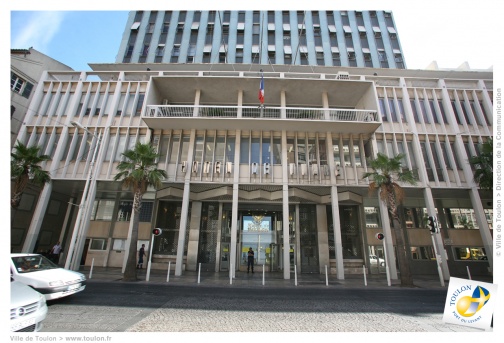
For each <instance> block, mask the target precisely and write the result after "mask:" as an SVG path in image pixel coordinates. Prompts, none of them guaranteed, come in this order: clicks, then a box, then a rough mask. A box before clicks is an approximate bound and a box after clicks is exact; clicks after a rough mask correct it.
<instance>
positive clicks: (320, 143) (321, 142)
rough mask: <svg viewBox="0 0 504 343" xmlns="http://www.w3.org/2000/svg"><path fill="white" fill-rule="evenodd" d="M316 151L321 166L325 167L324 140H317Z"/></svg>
mask: <svg viewBox="0 0 504 343" xmlns="http://www.w3.org/2000/svg"><path fill="white" fill-rule="evenodd" d="M318 150H319V158H320V164H321V165H327V152H326V150H327V149H326V140H325V138H319V140H318Z"/></svg>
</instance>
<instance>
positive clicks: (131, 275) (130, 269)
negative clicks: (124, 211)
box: [123, 190, 142, 281]
mask: <svg viewBox="0 0 504 343" xmlns="http://www.w3.org/2000/svg"><path fill="white" fill-rule="evenodd" d="M141 204H142V193H141V192H140V191H138V190H137V191H135V196H134V199H133V211H132V214H133V216H132V217H133V218H132V219H130V220H133V227H132V229H131V239H130V246H129V253H128V259H127V260H126V268H125V269H124V275H123V281H137V280H138V278H137V268H136V266H137V241H138V226H139V223H140V205H141Z"/></svg>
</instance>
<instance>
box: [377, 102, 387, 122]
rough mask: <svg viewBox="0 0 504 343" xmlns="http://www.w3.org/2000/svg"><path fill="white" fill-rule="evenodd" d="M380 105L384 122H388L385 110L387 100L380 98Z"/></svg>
mask: <svg viewBox="0 0 504 343" xmlns="http://www.w3.org/2000/svg"><path fill="white" fill-rule="evenodd" d="M378 104H379V105H380V113H381V115H382V121H383V122H387V121H388V119H387V111H386V110H385V99H384V98H378Z"/></svg>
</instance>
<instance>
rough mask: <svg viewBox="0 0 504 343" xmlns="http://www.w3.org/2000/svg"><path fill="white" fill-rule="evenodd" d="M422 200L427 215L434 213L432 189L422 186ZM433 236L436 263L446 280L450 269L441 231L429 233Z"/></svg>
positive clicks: (448, 277)
mask: <svg viewBox="0 0 504 343" xmlns="http://www.w3.org/2000/svg"><path fill="white" fill-rule="evenodd" d="M424 200H425V207H426V208H427V213H428V214H429V215H434V214H435V213H436V207H435V205H434V199H433V197H432V190H431V189H430V188H424ZM431 235H433V236H434V248H435V251H436V253H437V255H438V256H436V259H437V263H438V264H439V265H440V267H441V272H442V274H443V275H442V277H443V280H445V281H448V280H449V279H450V271H449V270H448V263H447V261H446V254H445V251H444V245H443V241H442V239H443V238H442V237H441V233H431Z"/></svg>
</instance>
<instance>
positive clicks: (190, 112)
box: [145, 105, 379, 122]
mask: <svg viewBox="0 0 504 343" xmlns="http://www.w3.org/2000/svg"><path fill="white" fill-rule="evenodd" d="M239 113H241V116H239V115H238V114H239ZM145 117H149V118H240V117H241V118H270V119H287V120H291V119H300V120H325V121H350V122H379V120H378V115H377V111H373V110H351V109H336V108H327V109H322V108H320V109H319V108H298V107H264V108H261V107H254V106H179V105H149V106H147V110H146V113H145Z"/></svg>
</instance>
